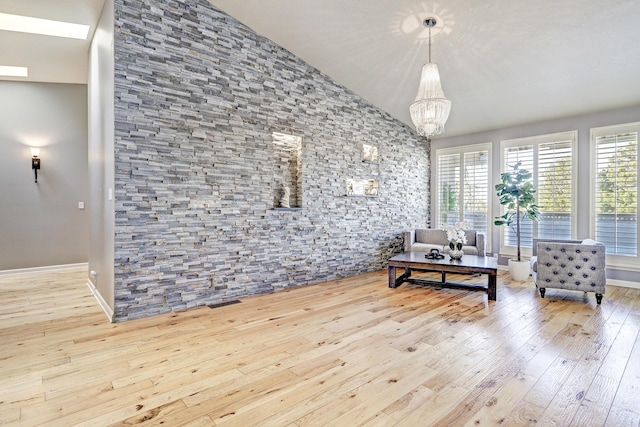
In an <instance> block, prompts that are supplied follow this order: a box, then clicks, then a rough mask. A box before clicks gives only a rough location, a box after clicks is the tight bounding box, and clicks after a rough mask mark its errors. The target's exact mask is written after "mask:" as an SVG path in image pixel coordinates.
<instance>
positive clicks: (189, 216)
mask: <svg viewBox="0 0 640 427" xmlns="http://www.w3.org/2000/svg"><path fill="white" fill-rule="evenodd" d="M390 66H392V65H390ZM407 108H408V106H407ZM115 127H116V129H115V153H114V154H115V168H116V170H115V206H116V212H115V218H116V219H115V262H114V266H115V319H116V320H117V321H122V320H128V319H135V318H140V317H146V316H150V315H154V314H158V313H164V312H168V311H174V310H182V309H187V308H190V307H195V306H199V305H205V304H213V303H217V302H221V301H226V300H231V299H236V298H240V297H245V296H249V295H256V294H261V293H266V292H274V291H278V290H282V289H287V288H292V287H297V286H303V285H308V284H312V283H318V282H322V281H326V280H330V279H335V278H340V277H346V276H352V275H356V274H359V273H364V272H369V271H374V270H379V269H382V268H384V267H386V260H387V259H388V258H389V257H391V256H392V255H394V254H396V253H399V252H400V251H401V248H402V233H403V232H404V231H405V230H408V229H410V228H415V227H418V226H424V225H425V222H427V221H428V204H429V192H428V187H429V182H428V181H429V178H428V177H429V166H428V163H429V150H428V146H427V143H426V141H424V140H423V139H421V138H419V137H417V136H416V135H415V134H414V133H413V132H412V130H411V129H409V128H408V127H407V126H405V125H404V124H402V123H400V122H398V121H397V120H395V119H393V118H391V117H390V116H389V115H388V114H386V113H385V112H383V111H381V110H379V109H377V108H376V107H374V106H372V105H371V104H369V103H368V102H366V101H365V100H363V99H362V98H360V97H359V96H357V95H355V94H354V93H352V92H351V91H349V90H347V89H345V88H344V87H342V86H340V85H339V84H337V83H336V82H334V81H333V80H332V79H330V78H329V77H327V76H326V75H324V74H322V73H321V72H319V71H318V70H316V69H314V68H313V67H311V66H310V65H308V64H306V63H305V62H303V61H302V60H300V59H299V58H297V57H296V56H294V55H293V54H291V53H290V52H288V51H286V50H284V49H283V48H281V47H279V46H278V45H276V44H275V43H273V42H271V41H269V40H267V39H265V38H264V37H261V36H259V35H257V34H256V33H254V32H253V31H252V30H250V29H249V28H247V27H246V26H244V25H243V24H241V23H239V22H238V21H236V20H235V19H233V18H231V17H229V16H228V15H226V14H225V13H223V12H221V11H219V10H217V9H216V8H214V7H213V6H212V5H210V4H209V3H208V2H207V1H205V0H182V1H176V0H162V1H160V0H116V1H115ZM272 132H282V133H288V134H292V135H297V136H300V137H302V174H301V176H302V180H303V182H302V193H303V194H302V196H301V197H300V196H298V197H300V198H301V200H302V204H303V206H302V207H303V209H302V210H294V211H279V210H274V208H275V207H276V206H277V205H276V202H275V201H277V200H278V195H279V190H280V184H279V181H280V180H281V171H279V170H277V163H278V160H277V156H278V154H277V153H276V148H275V147H274V144H273V143H272ZM363 143H367V144H374V145H377V146H378V147H380V163H379V164H369V163H363V162H362V161H361V159H362V152H361V150H362V144H363ZM348 178H359V179H378V180H379V181H380V194H379V197H375V198H367V197H346V196H345V194H346V183H345V181H346V180H347V179H348ZM380 286H385V282H382V281H381V284H380Z"/></svg>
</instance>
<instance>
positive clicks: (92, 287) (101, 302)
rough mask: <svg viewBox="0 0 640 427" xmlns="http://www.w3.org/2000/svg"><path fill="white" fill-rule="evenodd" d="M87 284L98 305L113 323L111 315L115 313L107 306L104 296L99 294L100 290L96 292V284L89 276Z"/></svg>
mask: <svg viewBox="0 0 640 427" xmlns="http://www.w3.org/2000/svg"><path fill="white" fill-rule="evenodd" d="M87 286H88V287H89V290H90V291H91V293H92V294H93V296H94V297H95V299H96V301H98V305H99V306H100V308H102V311H104V314H106V315H107V318H108V319H109V322H111V323H113V317H114V314H115V313H114V312H113V309H112V308H111V307H109V304H107V302H106V301H105V300H104V298H102V295H101V294H100V292H98V290H97V289H96V286H95V285H94V284H93V282H92V281H91V279H89V278H87Z"/></svg>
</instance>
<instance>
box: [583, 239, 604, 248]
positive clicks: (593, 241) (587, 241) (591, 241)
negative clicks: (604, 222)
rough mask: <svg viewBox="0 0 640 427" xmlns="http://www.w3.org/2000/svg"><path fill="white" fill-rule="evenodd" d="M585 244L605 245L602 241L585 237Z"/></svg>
mask: <svg viewBox="0 0 640 427" xmlns="http://www.w3.org/2000/svg"><path fill="white" fill-rule="evenodd" d="M582 244H583V245H589V246H597V245H603V244H602V243H600V242H598V241H595V240H593V239H584V240H583V241H582Z"/></svg>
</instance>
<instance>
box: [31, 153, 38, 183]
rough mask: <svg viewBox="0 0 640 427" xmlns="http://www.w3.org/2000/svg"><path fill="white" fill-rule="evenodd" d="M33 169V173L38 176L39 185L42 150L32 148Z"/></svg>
mask: <svg viewBox="0 0 640 427" xmlns="http://www.w3.org/2000/svg"><path fill="white" fill-rule="evenodd" d="M31 155H32V156H33V157H32V158H31V169H33V173H34V174H35V175H36V184H37V183H38V169H40V158H39V157H38V156H39V155H40V149H39V148H37V147H31Z"/></svg>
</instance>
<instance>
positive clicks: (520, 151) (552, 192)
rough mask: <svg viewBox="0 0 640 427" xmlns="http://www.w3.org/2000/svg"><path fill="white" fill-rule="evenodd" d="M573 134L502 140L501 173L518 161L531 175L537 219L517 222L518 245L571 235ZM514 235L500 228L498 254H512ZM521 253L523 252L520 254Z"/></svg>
mask: <svg viewBox="0 0 640 427" xmlns="http://www.w3.org/2000/svg"><path fill="white" fill-rule="evenodd" d="M577 138H578V132H577V131H571V132H562V133H556V134H551V135H542V136H534V137H528V138H518V139H512V140H508V141H502V143H501V147H502V161H501V164H502V170H503V171H504V170H507V169H508V168H511V167H513V165H514V164H516V163H517V162H521V163H522V165H521V168H523V169H527V170H528V171H529V172H531V173H532V175H533V184H534V185H535V187H536V204H537V205H538V207H539V208H540V220H539V221H538V222H533V221H531V220H529V219H525V220H524V221H523V222H521V223H520V227H521V228H520V245H521V246H522V248H529V253H530V248H531V247H532V245H533V238H534V237H539V238H546V239H570V238H572V237H573V236H574V235H575V212H574V211H575V205H576V203H575V188H576V187H575V173H576V171H575V166H574V163H575V162H574V160H573V159H574V152H575V146H576V141H577ZM515 247H516V235H515V231H514V230H512V229H511V228H510V227H502V235H501V244H500V252H501V253H504V254H508V255H511V254H515ZM523 252H525V253H526V252H527V251H524V250H523Z"/></svg>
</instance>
